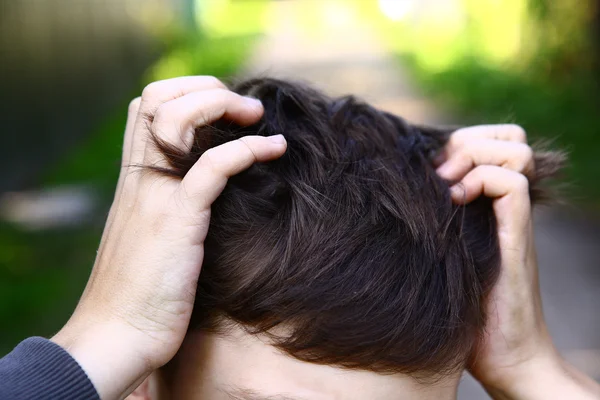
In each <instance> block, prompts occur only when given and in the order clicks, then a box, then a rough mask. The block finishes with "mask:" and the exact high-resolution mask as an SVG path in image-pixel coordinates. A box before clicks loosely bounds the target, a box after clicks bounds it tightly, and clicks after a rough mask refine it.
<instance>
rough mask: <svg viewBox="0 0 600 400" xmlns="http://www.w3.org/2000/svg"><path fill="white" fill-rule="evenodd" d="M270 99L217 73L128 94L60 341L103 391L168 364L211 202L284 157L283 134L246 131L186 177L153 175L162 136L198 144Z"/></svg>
mask: <svg viewBox="0 0 600 400" xmlns="http://www.w3.org/2000/svg"><path fill="white" fill-rule="evenodd" d="M262 114H263V107H262V105H261V103H260V102H259V101H257V100H254V99H251V98H247V97H243V96H240V95H238V94H235V93H233V92H231V91H228V90H227V89H226V88H225V86H224V85H223V84H222V83H221V82H219V81H218V80H216V79H215V78H212V77H184V78H176V79H171V80H166V81H161V82H156V83H153V84H150V85H149V86H147V87H146V89H145V90H144V92H143V94H142V97H141V99H140V98H137V99H135V100H133V101H132V102H131V105H130V108H129V116H128V121H127V127H126V131H125V141H124V149H123V167H122V170H121V176H120V178H119V183H118V187H117V192H116V195H115V199H114V203H113V206H112V208H111V211H110V214H109V218H108V222H107V224H106V228H105V231H104V235H103V238H102V242H101V245H100V249H99V251H98V256H97V259H96V263H95V265H94V269H93V271H92V275H91V277H90V280H89V282H88V285H87V287H86V289H85V292H84V294H83V296H82V298H81V300H80V302H79V305H78V306H77V309H76V310H75V313H74V314H73V316H72V317H71V319H70V320H69V322H68V323H67V324H66V325H65V327H64V328H63V329H62V330H61V331H60V332H59V333H58V334H57V335H56V336H55V337H54V338H53V341H54V342H56V343H58V344H59V345H61V346H62V347H63V348H65V349H67V351H69V352H70V353H71V355H72V356H73V357H74V358H75V359H76V360H77V361H78V362H79V364H80V365H81V366H82V367H83V369H84V370H85V371H86V373H87V374H88V376H89V377H90V379H91V380H92V382H93V384H94V386H95V387H96V389H97V390H98V392H99V394H100V397H101V398H102V399H115V398H122V397H124V396H126V395H127V394H128V393H129V392H131V391H132V390H133V389H135V387H136V386H137V384H139V382H141V381H142V380H143V378H144V377H145V376H147V375H148V374H149V373H150V372H151V371H152V370H154V369H156V368H158V367H160V366H162V365H164V364H165V363H166V362H168V361H169V360H170V359H171V358H172V357H173V356H174V355H175V353H176V351H177V350H178V349H179V347H180V345H181V342H182V341H183V338H184V336H185V333H186V330H187V327H188V323H189V320H190V315H191V312H192V308H193V305H194V299H195V292H196V282H197V279H198V275H199V273H200V267H201V265H202V259H203V256H204V248H203V242H204V238H205V236H206V233H207V230H208V225H209V218H210V211H211V204H212V202H213V201H214V200H215V199H216V198H217V196H218V195H219V194H220V193H221V191H222V190H223V188H224V187H225V185H226V183H227V179H228V178H229V177H231V176H232V175H234V174H237V173H239V172H241V171H242V170H244V169H246V168H248V167H249V166H250V165H251V164H253V163H254V162H264V161H268V160H272V159H275V158H277V157H279V156H281V155H282V154H283V153H284V152H285V149H286V142H285V139H284V138H283V137H282V136H274V137H259V136H246V137H243V138H240V139H238V140H234V141H231V142H228V143H226V144H223V145H221V146H218V147H215V148H213V149H211V150H210V151H207V152H206V153H205V154H204V155H203V156H202V157H201V158H200V159H199V160H198V162H196V163H195V165H194V166H193V167H192V168H191V170H190V171H189V172H188V173H187V174H186V176H185V177H184V178H183V179H179V178H174V177H167V176H159V175H158V174H155V173H148V171H147V170H143V169H142V168H140V166H141V165H153V166H157V167H160V166H162V165H165V164H166V161H165V160H164V159H163V155H162V154H161V153H160V152H158V151H156V149H154V148H152V146H151V145H150V144H149V143H150V142H151V138H155V139H159V140H161V141H163V142H165V143H169V144H170V145H172V146H174V147H177V148H182V149H184V148H187V147H189V146H191V141H193V138H194V130H195V128H196V127H198V126H202V125H205V124H209V123H212V122H214V121H215V120H217V119H220V118H225V119H228V120H231V121H233V122H235V123H237V124H240V125H247V124H252V123H255V122H256V121H257V120H259V119H260V118H261V116H262Z"/></svg>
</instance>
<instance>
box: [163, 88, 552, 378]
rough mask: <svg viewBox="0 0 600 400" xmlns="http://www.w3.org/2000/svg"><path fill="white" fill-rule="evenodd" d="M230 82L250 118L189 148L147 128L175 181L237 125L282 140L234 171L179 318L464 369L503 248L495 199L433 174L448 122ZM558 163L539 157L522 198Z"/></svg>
mask: <svg viewBox="0 0 600 400" xmlns="http://www.w3.org/2000/svg"><path fill="white" fill-rule="evenodd" d="M234 91H236V92H238V93H240V94H244V95H251V96H254V97H256V98H258V99H260V100H261V101H262V103H263V104H264V107H265V114H264V117H263V118H262V119H261V121H260V122H258V123H257V124H255V125H252V126H247V127H242V126H238V125H235V124H233V123H231V122H229V121H219V122H217V123H215V124H213V125H211V126H207V127H200V128H198V129H197V130H196V137H195V142H194V144H193V147H192V148H191V149H190V150H189V151H181V150H178V149H177V148H173V147H171V146H169V145H168V144H167V143H164V142H161V141H160V140H157V138H155V142H156V145H157V146H158V148H159V149H160V150H161V151H162V152H163V154H164V155H165V156H166V157H167V159H168V160H169V162H170V165H171V166H172V168H169V169H159V171H160V172H162V173H167V174H171V175H174V176H183V175H185V173H186V172H187V171H188V170H189V169H190V168H191V166H192V165H193V164H194V163H195V162H196V161H197V160H198V158H199V157H200V156H201V155H202V153H203V152H204V151H206V150H207V149H209V148H211V147H214V146H218V145H220V144H222V143H225V142H227V141H230V140H234V139H237V138H240V137H242V136H245V135H265V136H267V135H274V134H279V133H281V134H283V135H284V136H285V138H286V139H287V142H288V149H287V152H286V153H285V155H284V156H283V157H281V158H280V159H278V160H275V161H272V162H268V163H262V164H256V165H254V166H252V167H251V168H249V169H248V170H247V171H245V172H243V173H241V174H239V175H237V176H235V177H233V178H231V179H230V180H229V183H228V184H227V187H226V188H225V190H224V191H223V193H222V195H221V196H220V197H219V198H218V199H217V201H216V202H215V203H214V204H213V207H212V219H211V225H210V229H209V232H208V237H207V240H206V246H205V247H206V250H205V251H206V254H205V260H204V265H203V267H202V273H201V275H200V282H199V287H198V294H197V298H196V305H195V309H194V315H193V318H192V324H191V327H190V329H207V330H217V331H219V330H223V329H224V327H226V326H227V325H226V323H225V322H226V321H233V322H236V323H239V324H241V325H242V326H243V327H245V328H246V329H247V330H248V331H249V332H252V333H267V334H269V335H271V337H272V339H273V343H274V345H275V346H277V347H278V348H280V349H281V350H283V351H285V352H287V353H288V354H290V355H292V356H293V357H296V358H298V359H300V360H304V361H308V362H313V363H319V364H330V365H338V366H343V367H347V368H357V369H366V370H372V371H377V372H402V373H408V374H417V373H423V372H425V373H432V374H438V373H444V372H451V371H456V370H457V369H459V368H461V367H463V366H464V364H465V361H466V359H467V357H468V355H469V353H470V352H471V350H472V348H473V345H474V343H475V342H476V340H477V339H478V337H479V335H480V334H481V333H482V330H483V329H484V326H485V320H486V316H485V312H484V304H483V303H484V299H485V297H486V295H487V294H488V293H489V291H490V289H491V288H492V286H493V285H494V283H495V281H496V278H497V276H498V272H499V259H500V253H499V248H498V238H497V234H496V221H495V218H494V214H493V210H492V206H491V201H490V200H489V199H486V198H480V199H478V200H476V201H474V202H472V203H470V204H469V205H467V206H465V207H459V206H456V205H453V204H452V201H451V199H450V194H449V190H448V182H445V181H444V180H442V179H441V178H440V177H439V176H438V175H437V174H436V173H435V168H434V166H433V165H432V159H433V157H435V156H436V154H437V152H438V151H439V150H440V149H441V148H442V146H443V145H444V143H445V142H446V140H447V139H448V136H449V134H450V133H451V131H450V130H445V129H435V128H428V127H419V126H415V125H412V124H410V123H408V122H406V121H405V120H403V119H402V118H400V117H397V116H395V115H391V114H389V113H386V112H382V111H379V110H377V109H375V108H373V107H371V106H370V105H368V104H365V103H362V102H360V101H358V100H356V99H355V98H353V97H352V96H348V97H342V98H338V99H330V98H328V97H326V96H325V95H323V94H322V93H319V92H318V91H316V90H314V89H311V88H310V87H307V86H306V85H303V84H298V83H291V82H286V81H281V80H275V79H255V80H249V81H246V82H243V83H241V84H239V85H238V86H237V87H236V88H234ZM561 160H562V158H561V157H560V156H557V155H556V154H554V153H549V152H546V153H538V154H537V157H536V161H537V168H536V169H537V171H536V176H537V179H531V182H530V183H531V187H532V197H533V199H534V200H535V198H537V197H539V195H540V194H541V192H540V190H539V185H537V183H538V181H539V179H541V178H544V177H546V176H548V175H552V174H553V173H554V172H556V171H557V169H558V167H559V164H560V163H559V161H561ZM276 327H281V328H284V329H279V330H276V332H277V333H275V331H274V330H273V328H276Z"/></svg>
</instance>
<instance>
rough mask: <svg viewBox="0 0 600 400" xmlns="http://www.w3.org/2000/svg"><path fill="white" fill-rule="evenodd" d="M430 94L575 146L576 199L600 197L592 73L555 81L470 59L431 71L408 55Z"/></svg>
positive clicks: (570, 177)
mask: <svg viewBox="0 0 600 400" xmlns="http://www.w3.org/2000/svg"><path fill="white" fill-rule="evenodd" d="M403 63H404V64H405V65H408V66H409V68H410V70H411V71H412V72H413V76H414V77H415V78H416V80H417V82H418V83H419V84H420V85H421V87H423V88H424V89H425V91H426V94H427V95H429V96H430V97H431V98H433V99H435V100H437V101H438V102H439V104H441V105H443V106H445V107H446V108H447V110H448V111H450V113H451V115H454V116H455V118H456V119H457V120H459V121H461V122H464V123H472V124H477V123H506V122H511V123H512V122H514V123H518V124H520V125H522V126H523V127H525V128H526V130H527V131H528V133H529V135H530V137H531V139H532V140H533V141H535V140H536V139H550V140H552V141H553V145H554V146H556V147H558V148H563V149H566V150H567V151H568V152H569V158H570V166H569V168H568V169H567V171H566V178H567V179H566V180H567V181H568V182H570V183H571V185H570V190H571V191H570V193H568V195H569V197H570V198H571V200H574V201H582V202H586V203H589V202H592V201H597V200H598V199H600V187H599V186H598V185H597V182H598V176H599V175H600V164H598V162H597V156H596V153H597V151H598V149H599V148H600V118H599V117H598V97H597V94H596V91H594V90H591V88H593V87H594V86H595V82H594V79H593V78H592V76H589V75H585V74H579V75H575V76H571V77H570V79H569V80H568V81H566V82H563V83H561V84H558V83H555V84H549V83H548V82H547V81H546V80H545V79H542V78H541V77H540V76H539V75H538V74H536V71H535V70H533V71H531V72H529V73H526V72H519V73H516V72H510V71H507V70H504V69H502V68H493V67H490V66H484V65H481V64H478V63H477V62H476V61H475V60H468V59H467V60H464V61H463V62H460V63H456V64H454V65H453V66H452V67H451V68H448V69H446V70H444V71H442V72H438V73H429V72H427V71H426V70H424V69H423V68H421V67H420V66H419V65H418V63H417V62H415V60H414V58H411V57H406V56H405V57H403Z"/></svg>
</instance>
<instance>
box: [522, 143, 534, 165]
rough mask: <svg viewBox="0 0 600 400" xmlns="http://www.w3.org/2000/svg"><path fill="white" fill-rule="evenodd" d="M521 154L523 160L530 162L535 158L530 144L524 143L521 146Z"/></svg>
mask: <svg viewBox="0 0 600 400" xmlns="http://www.w3.org/2000/svg"><path fill="white" fill-rule="evenodd" d="M519 155H520V157H521V160H522V161H524V162H525V163H529V161H531V160H533V149H532V148H531V147H530V146H528V145H526V144H523V145H522V146H520V148H519Z"/></svg>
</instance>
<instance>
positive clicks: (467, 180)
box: [450, 165, 531, 224]
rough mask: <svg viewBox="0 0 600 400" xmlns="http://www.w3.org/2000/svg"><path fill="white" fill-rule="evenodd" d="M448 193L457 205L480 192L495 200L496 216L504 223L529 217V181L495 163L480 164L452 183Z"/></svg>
mask: <svg viewBox="0 0 600 400" xmlns="http://www.w3.org/2000/svg"><path fill="white" fill-rule="evenodd" d="M450 193H451V195H452V200H453V201H454V202H455V203H458V204H467V203H470V202H471V201H473V200H475V199H476V198H478V197H479V196H481V195H483V196H486V197H489V198H492V199H495V200H494V210H495V212H496V218H497V219H498V221H499V222H501V221H502V222H503V223H504V224H507V223H513V224H514V223H517V222H518V221H523V222H526V221H527V220H528V219H529V214H530V209H531V202H530V199H529V181H528V180H527V178H526V177H525V176H524V175H523V174H520V173H518V172H516V171H511V170H509V169H506V168H502V167H498V166H495V165H481V166H478V167H476V168H475V169H473V170H472V171H470V172H469V173H468V174H467V175H465V177H464V178H463V179H462V181H461V182H460V183H458V184H456V185H454V186H452V187H451V188H450Z"/></svg>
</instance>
